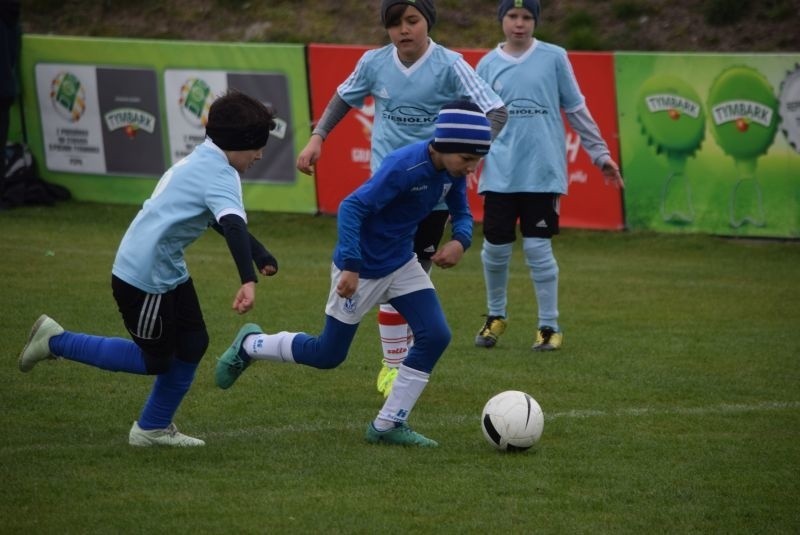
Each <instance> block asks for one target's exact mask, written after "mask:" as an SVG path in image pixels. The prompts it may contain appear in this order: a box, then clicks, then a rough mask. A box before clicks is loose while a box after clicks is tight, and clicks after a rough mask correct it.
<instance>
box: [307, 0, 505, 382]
mask: <svg viewBox="0 0 800 535" xmlns="http://www.w3.org/2000/svg"><path fill="white" fill-rule="evenodd" d="M380 15H381V23H382V25H383V26H384V28H385V29H386V32H387V33H388V34H389V38H390V39H391V41H392V42H391V43H390V44H388V45H386V46H384V47H382V48H378V49H375V50H370V51H368V52H366V53H365V54H364V55H363V56H362V57H361V59H360V60H359V61H358V64H357V65H356V68H355V70H354V71H353V72H352V73H351V74H350V76H349V77H348V78H347V79H346V80H345V81H344V82H342V84H341V85H339V87H338V89H337V90H336V93H335V94H334V95H333V97H332V98H331V100H330V102H329V103H328V106H327V108H326V109H325V111H324V113H323V114H322V118H321V119H320V120H319V122H318V123H317V125H316V127H315V128H314V131H313V132H312V134H311V138H310V139H309V141H308V144H307V145H306V146H305V148H304V149H303V151H302V152H301V153H300V155H299V156H298V158H297V168H298V169H299V170H300V171H302V172H304V173H311V172H312V171H313V166H314V164H315V163H316V162H317V160H318V159H319V157H320V155H321V153H322V143H323V140H324V139H325V138H326V137H327V136H328V134H329V133H330V132H331V131H332V130H333V128H334V127H335V126H336V125H337V124H338V123H339V121H340V120H341V119H342V118H343V117H344V116H345V115H346V114H347V112H348V111H349V110H350V108H353V107H361V106H363V104H364V99H365V98H367V97H369V96H372V97H373V98H374V99H375V120H374V124H373V126H372V139H371V143H372V158H371V161H370V167H371V170H372V172H373V173H374V172H376V171H377V169H378V167H379V166H380V164H381V162H382V160H383V158H384V157H385V156H386V155H387V154H389V153H390V152H391V151H393V150H395V149H398V148H400V147H403V146H405V145H408V144H409V143H413V142H416V141H421V140H424V139H429V138H430V137H431V136H432V135H433V130H434V123H435V120H436V114H437V112H438V111H439V109H440V108H441V107H442V105H444V104H446V103H447V102H450V101H453V100H457V99H464V100H469V101H471V102H474V103H475V104H477V105H478V107H479V108H480V109H481V111H483V112H484V113H485V114H486V115H487V117H488V119H489V120H490V122H491V124H492V137H494V136H495V135H496V134H497V132H499V131H500V130H501V129H502V127H503V124H504V123H505V120H506V117H507V114H506V109H505V107H504V105H503V101H502V100H501V99H500V97H498V96H497V95H496V94H495V92H494V91H492V89H491V88H490V87H489V86H488V84H486V82H484V81H483V80H482V79H481V78H480V77H479V76H478V75H477V74H476V73H475V71H474V70H473V69H472V67H471V66H470V65H469V64H468V63H467V62H466V61H464V58H463V57H462V56H461V55H460V54H458V53H456V52H453V51H452V50H448V49H447V48H445V47H443V46H441V45H439V44H436V43H435V42H433V41H432V40H431V38H430V37H429V35H428V34H429V32H430V30H431V28H432V27H433V25H434V24H435V23H436V8H435V6H434V2H433V0H383V1H382V2H381V12H380ZM447 220H448V212H447V206H446V205H445V204H444V203H441V204H439V205H437V206H436V207H435V208H434V209H433V210H432V212H431V213H430V214H429V215H428V217H426V218H425V219H424V220H423V221H421V222H420V224H419V229H418V230H417V234H416V236H415V239H414V252H415V253H416V255H417V258H418V259H419V262H420V263H421V264H422V266H423V268H424V269H425V270H426V271H427V272H428V273H430V270H431V267H432V262H431V256H432V255H433V254H434V252H435V251H436V248H437V247H438V245H439V242H440V240H441V238H442V234H443V233H444V227H445V224H446V223H447ZM378 325H379V329H380V337H381V345H382V349H383V366H382V368H381V371H380V373H379V375H378V380H377V384H376V386H377V388H378V391H379V392H381V393H383V395H384V396H388V395H389V392H390V391H391V388H392V383H393V381H394V378H395V377H396V376H397V372H398V369H399V366H400V364H401V363H402V362H403V359H404V358H405V356H406V355H407V354H408V351H409V328H408V323H407V322H406V320H405V319H404V318H403V317H402V315H401V314H399V313H398V312H397V311H396V310H394V308H392V307H391V306H390V305H382V306H381V308H380V311H379V312H378Z"/></svg>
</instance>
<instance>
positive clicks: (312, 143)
mask: <svg viewBox="0 0 800 535" xmlns="http://www.w3.org/2000/svg"><path fill="white" fill-rule="evenodd" d="M320 154H322V136H320V135H319V134H313V135H312V136H311V138H310V139H309V140H308V143H306V146H305V147H303V150H301V151H300V155H299V156H298V157H297V170H298V171H300V172H301V173H305V174H307V175H313V174H314V165H316V163H317V160H319V156H320Z"/></svg>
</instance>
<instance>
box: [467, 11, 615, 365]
mask: <svg viewBox="0 0 800 535" xmlns="http://www.w3.org/2000/svg"><path fill="white" fill-rule="evenodd" d="M497 15H498V18H499V20H500V24H501V25H502V29H503V33H504V34H505V37H506V40H505V42H503V43H500V44H499V45H498V46H497V47H496V48H495V49H494V50H492V51H490V52H489V53H488V54H487V55H486V56H484V57H483V58H482V59H481V60H480V62H479V63H478V68H477V72H478V75H480V76H481V77H482V78H483V79H484V80H486V82H487V83H488V84H489V85H490V86H491V87H492V89H494V90H495V91H496V92H497V94H499V95H500V96H501V97H502V98H503V102H505V104H506V106H507V107H508V109H509V110H510V111H509V119H508V122H507V123H506V126H505V128H504V129H503V131H502V133H501V134H500V135H499V136H498V138H497V141H496V143H494V144H493V146H492V150H491V152H490V153H489V155H488V156H487V157H486V161H485V163H484V166H483V170H482V172H481V177H480V181H479V183H478V193H480V194H481V195H483V207H484V208H483V213H484V217H483V234H484V240H483V248H482V250H481V261H482V262H483V274H484V282H485V284H486V301H487V309H488V313H487V317H486V321H485V322H484V324H483V327H481V329H480V330H479V331H478V334H477V335H476V337H475V345H476V346H479V347H486V348H491V347H494V346H495V345H496V344H497V340H498V338H499V337H500V335H501V334H503V332H504V331H505V329H506V321H507V320H506V306H507V300H508V272H509V264H510V261H511V254H512V248H513V247H512V246H513V243H514V241H515V240H516V226H517V221H519V229H520V233H521V234H522V250H523V254H524V256H525V263H526V264H527V266H528V268H529V270H530V276H531V280H532V281H533V286H534V292H535V294H536V303H537V305H538V315H539V317H538V323H537V328H536V335H535V339H534V342H533V345H532V349H533V350H534V351H552V350H557V349H560V348H561V346H562V343H563V339H564V334H563V332H562V330H561V328H560V326H559V324H558V263H557V262H556V259H555V257H554V255H553V249H552V244H551V240H552V237H553V236H554V235H556V234H558V232H559V200H560V197H561V195H566V193H567V184H568V183H567V155H566V146H565V143H564V138H565V134H566V133H565V129H564V123H563V121H562V113H561V112H562V111H563V112H564V116H565V117H566V118H567V121H569V124H570V125H571V126H572V128H573V129H574V130H575V131H576V132H577V133H578V135H579V136H580V141H581V146H582V147H583V148H584V150H585V151H586V152H587V153H589V155H590V156H591V158H592V162H593V163H594V164H595V165H597V166H598V167H599V168H600V169H602V172H603V175H604V176H605V178H606V181H607V182H608V181H611V182H613V183H614V184H615V185H616V186H618V187H622V177H621V176H620V172H619V167H618V166H617V164H616V162H615V161H614V160H613V159H612V158H611V154H610V152H609V150H608V146H607V145H606V143H605V141H603V138H602V137H601V135H600V130H599V128H598V127H597V124H596V123H595V122H594V119H592V116H591V114H590V113H589V109H588V108H587V107H586V102H585V99H584V97H583V95H582V94H581V91H580V88H579V87H578V82H577V80H576V79H575V75H574V74H573V71H572V66H571V65H570V62H569V58H568V57H567V52H566V50H564V49H563V48H561V47H558V46H556V45H552V44H550V43H545V42H542V41H539V40H537V39H535V38H534V37H533V32H534V29H535V28H536V26H537V25H538V22H539V16H540V6H539V1H538V0H501V1H500V2H499V4H498V10H497Z"/></svg>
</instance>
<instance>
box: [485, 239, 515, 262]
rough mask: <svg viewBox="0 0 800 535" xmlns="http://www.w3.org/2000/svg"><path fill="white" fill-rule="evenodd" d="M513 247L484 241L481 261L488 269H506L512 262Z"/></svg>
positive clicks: (507, 244) (508, 244)
mask: <svg viewBox="0 0 800 535" xmlns="http://www.w3.org/2000/svg"><path fill="white" fill-rule="evenodd" d="M512 252H513V245H512V244H511V243H503V244H494V243H491V242H490V241H489V240H483V247H482V248H481V261H482V262H483V264H484V265H485V266H487V267H505V266H506V265H508V262H509V261H510V260H511V253H512Z"/></svg>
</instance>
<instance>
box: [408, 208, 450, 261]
mask: <svg viewBox="0 0 800 535" xmlns="http://www.w3.org/2000/svg"><path fill="white" fill-rule="evenodd" d="M448 219H450V212H448V211H447V210H434V211H433V212H431V213H430V214H428V217H426V218H425V219H423V220H422V221H420V223H419V225H418V226H417V233H416V235H414V252H415V253H417V259H418V260H430V258H431V257H432V256H433V254H434V253H435V252H436V249H438V248H439V242H441V241H442V236H443V235H444V226H445V225H446V224H447V220H448Z"/></svg>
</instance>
